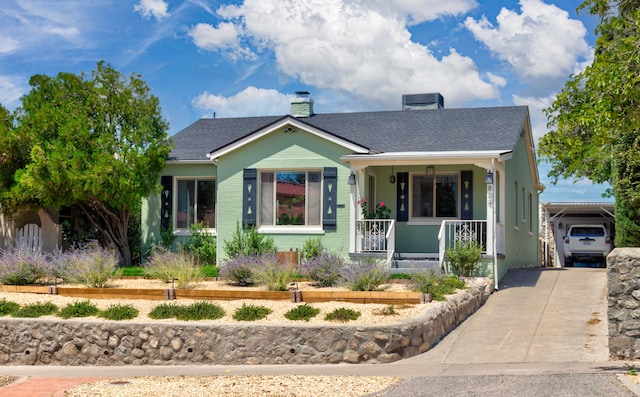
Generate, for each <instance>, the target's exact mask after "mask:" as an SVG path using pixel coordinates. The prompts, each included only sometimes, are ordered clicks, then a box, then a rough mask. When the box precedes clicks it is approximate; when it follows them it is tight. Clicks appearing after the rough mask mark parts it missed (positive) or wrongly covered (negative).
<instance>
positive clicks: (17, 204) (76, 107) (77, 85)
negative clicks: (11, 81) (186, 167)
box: [0, 62, 172, 265]
mask: <svg viewBox="0 0 640 397" xmlns="http://www.w3.org/2000/svg"><path fill="white" fill-rule="evenodd" d="M29 84H30V85H31V91H30V92H29V93H28V94H27V95H25V96H24V97H23V98H22V107H21V108H19V109H17V110H16V112H15V115H8V114H7V112H6V109H4V108H2V107H0V132H2V133H1V134H0V147H1V148H2V149H0V207H2V210H3V211H4V212H5V213H6V214H9V215H11V214H15V213H16V212H17V211H18V210H21V209H24V208H47V207H54V208H60V207H63V206H71V205H77V206H78V207H79V208H80V209H81V210H82V212H84V214H85V215H86V216H87V218H88V219H89V221H90V222H91V224H92V225H93V226H94V227H95V228H96V229H97V230H99V231H100V233H101V240H102V243H103V245H105V246H107V245H112V246H115V247H116V248H117V249H118V251H119V253H120V256H121V259H122V262H123V264H124V265H130V264H131V263H132V258H131V251H130V242H129V240H128V226H129V219H130V217H131V214H132V211H134V212H135V205H137V203H139V202H140V201H141V200H142V197H144V196H147V195H149V194H150V193H151V192H152V191H154V190H157V189H159V186H158V183H157V179H158V176H159V174H160V172H161V171H162V169H163V168H164V164H165V160H166V159H167V156H168V154H169V152H170V150H171V148H172V143H171V142H170V140H169V139H168V135H167V130H168V124H167V122H166V121H165V120H164V119H163V118H162V115H161V109H160V105H159V102H158V99H157V98H156V97H155V96H153V95H151V94H150V93H149V87H148V86H147V85H146V83H144V82H143V81H142V80H141V78H140V76H139V75H136V74H132V75H131V76H130V77H129V78H128V79H127V78H125V77H124V76H123V75H121V74H120V73H119V72H117V71H116V70H114V69H113V68H111V67H110V66H109V65H107V64H105V63H104V62H99V63H98V65H97V68H96V70H94V71H93V72H92V74H91V76H90V77H88V76H85V75H84V74H81V75H79V76H78V75H74V74H71V73H59V74H58V75H57V76H56V77H49V76H44V75H35V76H33V77H31V79H30V80H29Z"/></svg>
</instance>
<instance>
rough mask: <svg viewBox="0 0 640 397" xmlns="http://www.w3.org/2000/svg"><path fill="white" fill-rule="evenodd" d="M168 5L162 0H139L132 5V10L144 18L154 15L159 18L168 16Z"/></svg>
mask: <svg viewBox="0 0 640 397" xmlns="http://www.w3.org/2000/svg"><path fill="white" fill-rule="evenodd" d="M168 7H169V5H168V4H167V3H165V2H164V1H163V0H140V3H138V4H136V5H135V6H133V10H134V11H136V12H139V13H140V15H142V16H143V17H144V18H151V17H154V18H155V19H157V20H161V19H162V18H165V17H167V16H169V12H168V11H167V9H168Z"/></svg>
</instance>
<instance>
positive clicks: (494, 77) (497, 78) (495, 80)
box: [487, 72, 507, 87]
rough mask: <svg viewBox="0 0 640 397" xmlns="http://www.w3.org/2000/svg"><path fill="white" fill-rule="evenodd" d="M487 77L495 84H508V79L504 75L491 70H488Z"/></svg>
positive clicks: (500, 85) (499, 85)
mask: <svg viewBox="0 0 640 397" xmlns="http://www.w3.org/2000/svg"><path fill="white" fill-rule="evenodd" d="M487 79H489V81H490V82H491V83H492V84H493V85H496V86H498V87H504V86H505V85H507V79H505V78H504V77H502V76H498V75H495V74H493V73H491V72H487Z"/></svg>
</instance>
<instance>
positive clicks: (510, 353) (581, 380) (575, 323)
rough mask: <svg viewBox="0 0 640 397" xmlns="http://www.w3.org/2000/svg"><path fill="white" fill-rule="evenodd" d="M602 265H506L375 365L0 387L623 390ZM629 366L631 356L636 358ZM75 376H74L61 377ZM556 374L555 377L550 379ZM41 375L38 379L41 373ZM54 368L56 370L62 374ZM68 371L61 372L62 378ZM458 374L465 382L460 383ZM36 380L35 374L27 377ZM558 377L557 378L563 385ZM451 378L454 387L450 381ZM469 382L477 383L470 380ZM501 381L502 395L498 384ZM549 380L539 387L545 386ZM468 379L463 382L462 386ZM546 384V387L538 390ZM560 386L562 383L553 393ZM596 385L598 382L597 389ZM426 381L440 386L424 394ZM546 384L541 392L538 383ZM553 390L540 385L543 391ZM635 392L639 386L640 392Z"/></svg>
mask: <svg viewBox="0 0 640 397" xmlns="http://www.w3.org/2000/svg"><path fill="white" fill-rule="evenodd" d="M606 315H607V297H606V270H605V269H590V268H574V269H540V268H537V269H527V270H515V271H510V272H509V273H508V274H507V275H506V276H505V278H504V279H503V280H502V282H501V283H500V290H499V291H498V292H496V293H494V294H493V295H491V297H490V298H489V299H488V300H487V302H486V303H485V305H484V306H483V307H481V308H480V310H478V311H477V312H476V313H475V314H474V315H472V316H471V317H470V318H469V319H467V320H466V321H465V322H464V323H462V324H461V325H460V326H459V327H458V328H457V329H455V330H454V331H453V332H451V333H450V334H449V335H448V336H447V337H445V338H444V339H443V340H442V341H441V342H440V343H439V344H438V345H437V346H435V347H434V348H433V349H431V350H430V351H428V352H426V353H424V354H421V355H418V356H415V357H412V358H409V359H406V360H401V361H397V362H395V363H391V364H378V365H368V364H361V365H347V364H340V365H257V366H249V365H244V366H243V365H236V366H219V365H214V366H141V367H73V368H70V367H50V366H41V367H13V366H7V367H2V368H0V374H1V375H19V376H30V377H32V378H29V379H28V380H26V381H24V382H22V385H23V386H24V385H28V384H30V383H32V382H38V379H40V380H42V381H44V382H45V383H47V382H49V391H48V394H35V392H32V393H29V394H9V393H13V390H17V389H15V388H17V387H18V386H20V385H15V386H12V387H9V388H5V389H0V395H1V396H3V397H4V396H25V395H29V396H31V397H45V396H46V397H50V396H51V395H52V393H53V391H56V390H58V391H59V390H62V389H64V388H66V387H68V386H66V385H64V384H62V383H60V384H58V383H54V382H61V381H63V380H66V381H68V382H70V383H73V382H75V383H73V384H77V383H80V382H84V381H91V380H92V379H78V378H83V377H86V378H93V377H102V378H118V377H129V376H143V375H159V376H165V375H166V376H169V375H173V376H176V375H185V376H211V375H249V374H263V375H284V374H300V375H363V376H401V377H405V378H408V380H407V381H406V382H404V383H403V384H402V386H401V387H399V388H397V389H396V390H394V391H393V392H391V393H390V394H388V396H389V397H401V396H405V395H406V396H410V395H420V396H428V395H447V394H446V393H444V394H443V393H442V391H444V390H451V391H455V393H452V395H473V394H477V393H476V392H477V391H478V389H474V387H480V386H479V385H484V386H482V387H480V389H482V390H485V391H489V392H487V393H485V394H484V395H485V396H488V395H492V396H503V395H504V396H507V395H516V394H513V392H514V390H520V389H518V387H524V389H523V390H529V391H532V390H533V391H536V390H535V389H531V386H528V387H529V388H528V389H527V388H526V387H525V385H534V384H537V385H539V387H540V388H541V389H540V390H539V391H540V392H541V393H538V394H536V393H524V394H523V393H520V395H569V396H573V395H576V396H581V395H602V396H613V395H617V396H629V395H634V394H633V393H631V392H629V391H628V390H626V389H625V388H624V387H622V386H621V383H620V382H618V381H617V374H619V373H624V372H625V370H626V365H628V363H624V362H610V361H608V347H607V321H606ZM636 367H638V365H637V364H636ZM70 376H73V377H76V379H72V378H66V377H70ZM558 376H560V379H562V380H563V381H562V382H556V383H554V382H553V381H554V379H556V377H558ZM42 377H45V379H42ZM60 377H62V378H60ZM65 378H66V379H65ZM462 380H464V382H462ZM34 384H35V383H34ZM560 384H564V385H565V386H561V385H560ZM454 385H455V387H454ZM474 385H475V386H474ZM500 385H502V386H504V390H503V392H504V394H500V393H501V391H500V390H498V389H496V387H500ZM543 385H547V386H543ZM465 387H466V388H468V389H467V390H465V389H464V388H465ZM544 387H548V388H549V390H546V389H544ZM560 387H566V388H567V392H566V393H562V392H560V389H559V388H560ZM594 388H599V389H601V391H602V393H601V394H596V393H595V392H594V390H595V389H594ZM426 390H431V391H436V390H440V392H439V393H440V394H429V393H428V392H427V391H426ZM545 390H546V391H545ZM547 392H549V393H551V394H544V393H547ZM638 395H640V394H638Z"/></svg>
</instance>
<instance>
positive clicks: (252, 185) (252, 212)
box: [242, 168, 258, 228]
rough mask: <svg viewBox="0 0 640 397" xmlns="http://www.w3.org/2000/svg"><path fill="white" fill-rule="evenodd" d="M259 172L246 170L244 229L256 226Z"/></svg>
mask: <svg viewBox="0 0 640 397" xmlns="http://www.w3.org/2000/svg"><path fill="white" fill-rule="evenodd" d="M257 178H258V171H257V170H256V169H255V168H245V169H244V173H243V184H242V227H246V228H251V227H254V226H256V224H257V222H256V190H257V187H258V186H257V180H258V179H257Z"/></svg>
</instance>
